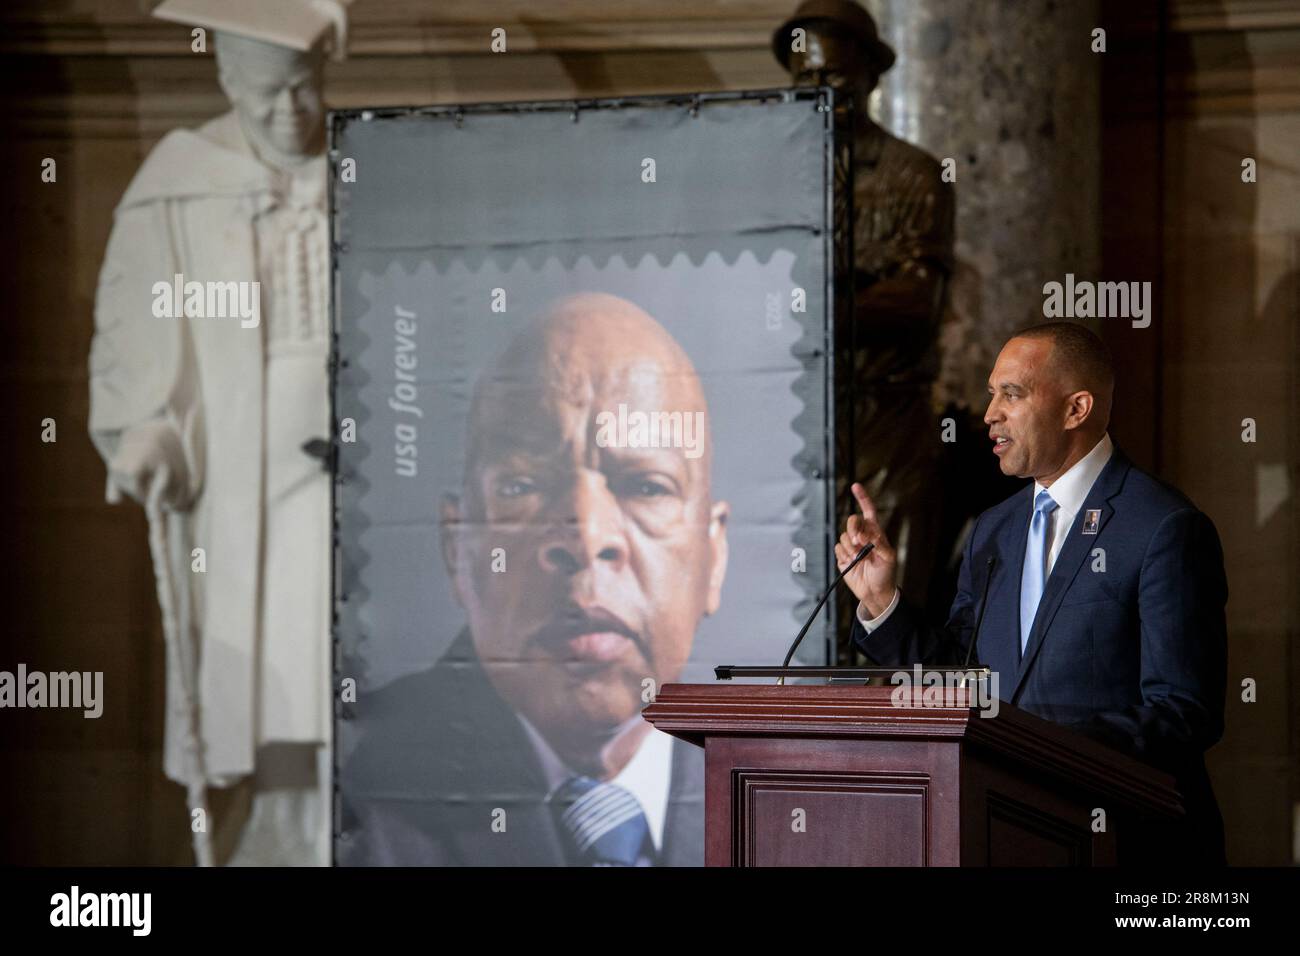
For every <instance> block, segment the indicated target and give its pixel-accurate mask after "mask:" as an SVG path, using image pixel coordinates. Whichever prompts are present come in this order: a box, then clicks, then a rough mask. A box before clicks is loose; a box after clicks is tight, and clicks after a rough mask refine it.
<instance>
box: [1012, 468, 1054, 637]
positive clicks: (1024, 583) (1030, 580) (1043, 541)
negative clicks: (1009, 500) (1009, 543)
mask: <svg viewBox="0 0 1300 956" xmlns="http://www.w3.org/2000/svg"><path fill="white" fill-rule="evenodd" d="M1056 508H1057V505H1056V502H1055V501H1053V500H1052V496H1051V495H1049V494H1048V493H1047V489H1046V488H1044V489H1043V490H1042V491H1040V492H1039V493H1038V497H1037V498H1035V499H1034V517H1033V520H1031V521H1030V522H1029V546H1028V547H1027V548H1025V567H1024V570H1022V571H1021V572H1020V653H1021V654H1023V653H1024V652H1025V647H1026V646H1027V645H1028V644H1029V632H1030V631H1032V630H1033V629H1034V616H1035V615H1036V614H1037V613H1038V602H1039V601H1041V600H1042V598H1043V581H1044V580H1045V578H1046V577H1047V553H1048V546H1047V540H1048V535H1047V529H1048V528H1050V527H1051V525H1052V512H1053V511H1055V510H1056Z"/></svg>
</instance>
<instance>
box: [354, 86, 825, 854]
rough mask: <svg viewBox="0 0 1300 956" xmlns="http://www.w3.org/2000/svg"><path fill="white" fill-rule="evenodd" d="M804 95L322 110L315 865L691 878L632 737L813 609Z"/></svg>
mask: <svg viewBox="0 0 1300 956" xmlns="http://www.w3.org/2000/svg"><path fill="white" fill-rule="evenodd" d="M823 96H824V94H823V93H819V92H817V91H805V92H794V91H777V92H768V93H753V94H717V95H703V96H698V97H654V98H637V99H625V100H618V101H594V102H582V103H580V104H573V103H536V104H518V105H511V106H490V107H465V108H463V109H454V108H452V109H444V108H440V109H428V110H365V111H348V112H342V113H335V114H333V116H332V121H331V161H332V165H333V182H332V185H331V208H332V228H333V232H334V236H333V238H334V268H335V285H334V323H335V334H336V344H335V356H334V367H335V371H334V394H333V403H334V409H333V411H334V420H335V421H336V423H337V426H338V436H337V437H338V459H337V470H336V481H335V500H334V521H335V542H336V545H335V554H334V564H335V583H334V591H335V602H334V608H335V645H336V655H335V665H336V666H335V686H336V688H337V690H338V695H339V702H338V704H337V720H336V748H335V751H336V753H335V759H336V781H337V800H336V809H335V831H336V840H335V859H336V862H338V863H341V864H349V865H365V864H380V865H382V864H432V865H599V864H612V865H618V864H627V865H666V866H673V865H701V864H702V863H703V859H704V843H703V838H704V825H703V810H704V807H703V753H702V751H700V750H699V749H698V748H695V747H693V746H690V745H688V744H685V743H683V742H681V741H677V740H674V739H673V738H671V737H668V736H666V735H664V734H662V733H660V732H659V731H657V730H654V729H652V728H651V727H650V726H649V725H648V724H647V723H646V722H645V721H644V720H642V718H641V716H640V713H641V710H642V708H644V707H645V705H646V704H647V703H649V702H650V701H651V700H652V699H653V696H654V694H655V692H656V690H657V688H658V687H660V686H662V685H663V684H664V683H668V682H673V681H711V680H712V679H713V674H712V668H713V667H714V666H715V665H717V664H722V663H752V662H774V663H777V662H779V661H780V658H781V657H782V655H783V654H784V652H785V649H786V647H787V645H788V644H789V642H790V640H791V638H792V636H793V634H794V633H795V632H796V630H797V629H798V625H799V623H800V622H801V619H802V617H803V616H804V615H806V614H807V613H808V611H810V610H811V608H812V606H813V603H814V602H815V601H816V599H817V597H818V596H819V593H820V591H821V590H822V589H824V588H825V587H826V585H827V584H828V583H829V580H830V569H831V567H832V563H831V544H832V535H833V531H834V529H833V524H832V521H831V519H830V510H831V502H830V500H829V498H828V495H829V493H830V492H829V489H830V488H831V487H832V485H831V479H832V475H831V458H830V455H831V449H830V428H831V421H832V410H831V408H830V407H829V398H828V396H829V395H830V394H831V382H830V361H829V355H828V349H829V343H830V342H831V341H832V338H831V332H832V329H831V313H830V301H829V299H830V296H829V291H828V290H829V289H830V283H831V278H832V277H831V258H830V248H831V246H830V244H831V222H830V217H831V200H830V193H831V165H830V164H831V121H830V116H831V114H830V112H829V110H828V109H827V104H826V103H825V101H824V99H823ZM833 634H834V630H833V622H832V621H831V620H829V619H827V620H826V621H825V622H824V623H823V624H822V625H821V626H819V627H817V628H816V629H815V630H814V631H813V632H811V633H810V635H809V637H808V639H807V640H806V641H805V645H804V647H803V648H802V650H801V654H800V657H799V659H798V662H800V663H810V664H816V663H826V662H827V661H828V652H829V648H830V647H831V646H832V644H831V642H832V635H833Z"/></svg>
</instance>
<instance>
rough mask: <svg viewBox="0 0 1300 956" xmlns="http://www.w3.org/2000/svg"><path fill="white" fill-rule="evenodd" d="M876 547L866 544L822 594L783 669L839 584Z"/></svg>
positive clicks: (787, 655) (790, 651) (870, 543)
mask: <svg viewBox="0 0 1300 956" xmlns="http://www.w3.org/2000/svg"><path fill="white" fill-rule="evenodd" d="M875 546H876V545H875V542H874V541H873V542H868V543H867V544H864V545H863V546H862V550H861V551H859V552H858V553H857V556H856V557H854V559H853V560H852V561H850V562H849V563H848V564H847V565H845V567H844V570H843V571H841V572H840V573H839V574H838V575H837V576H836V578H835V580H834V581H832V582H831V586H830V587H828V588H827V589H826V591H825V592H824V593H823V594H822V599H821V600H820V601H818V602H817V606H816V607H815V608H813V610H812V613H811V614H809V615H808V620H806V621H804V624H803V627H802V628H800V629H799V635H798V636H797V637H796V638H795V639H794V643H793V644H791V645H790V650H788V651H786V653H785V660H783V661H782V662H781V666H782V667H789V666H790V658H792V657H794V652H795V651H796V650H798V648H799V645H800V644H801V643H802V642H803V638H804V635H805V634H807V633H808V628H810V627H812V622H813V621H815V620H816V619H817V615H818V613H819V612H820V611H821V609H822V606H823V605H824V604H825V603H826V599H827V598H829V597H830V596H831V594H832V593H833V592H834V590H835V588H836V587H838V586H839V583H840V582H841V581H843V580H844V575H846V574H848V573H849V572H850V571H852V570H853V569H854V568H856V567H857V566H858V563H859V562H860V561H861V560H862V559H863V558H865V557H866V556H867V555H868V554H869V553H870V552H871V549H872V548H874V547H875ZM780 682H781V683H784V682H785V678H781V681H780Z"/></svg>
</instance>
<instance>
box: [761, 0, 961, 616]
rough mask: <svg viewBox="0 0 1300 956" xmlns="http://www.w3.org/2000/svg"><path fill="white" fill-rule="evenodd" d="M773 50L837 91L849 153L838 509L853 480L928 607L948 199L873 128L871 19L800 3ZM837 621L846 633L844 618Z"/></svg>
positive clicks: (903, 148)
mask: <svg viewBox="0 0 1300 956" xmlns="http://www.w3.org/2000/svg"><path fill="white" fill-rule="evenodd" d="M772 48H773V51H774V53H775V54H776V58H777V59H778V60H779V61H780V62H781V64H782V65H783V66H784V67H785V68H786V69H787V70H788V71H789V72H790V75H791V77H792V78H793V79H794V82H795V84H796V85H814V86H822V85H825V86H829V87H831V88H832V89H833V90H834V91H835V96H836V104H837V106H836V112H837V127H838V129H839V131H840V132H838V133H837V136H838V137H839V138H840V139H841V140H842V143H843V145H844V146H846V147H847V149H842V150H841V151H840V152H841V154H842V155H843V156H844V157H845V159H846V160H847V162H846V169H845V171H844V173H843V176H844V179H845V180H846V182H844V183H843V184H842V185H843V187H844V188H837V191H838V192H839V193H840V196H838V197H837V207H839V208H838V209H837V221H838V220H839V219H840V217H841V215H842V218H843V222H844V227H843V228H841V229H837V235H836V242H837V245H838V246H839V247H840V254H839V255H837V259H840V260H841V261H840V263H839V265H840V266H841V267H842V268H840V269H839V272H840V281H839V282H838V283H837V297H838V298H840V300H841V301H840V307H838V308H837V310H836V315H837V323H836V324H837V328H836V369H835V371H836V389H835V391H836V396H835V400H836V423H835V430H836V459H837V460H836V475H837V479H836V485H837V488H836V492H837V500H839V501H844V500H846V498H845V492H846V490H847V488H848V486H849V484H850V483H852V482H853V481H855V480H858V481H862V482H863V484H865V485H866V486H867V489H868V492H869V493H870V494H871V496H872V498H873V500H875V501H876V502H877V506H878V507H879V509H880V513H881V516H882V524H883V525H884V527H885V529H886V533H887V534H888V535H889V537H890V540H891V541H894V542H897V550H898V554H899V563H900V567H901V568H902V571H901V574H900V584H901V586H902V587H903V588H905V589H906V590H907V591H909V592H910V593H912V594H913V596H914V600H917V601H918V602H924V601H925V599H926V595H927V592H928V589H929V584H930V578H931V575H932V574H933V573H934V571H935V570H936V569H938V568H940V567H941V566H942V564H943V559H944V556H942V555H939V554H936V553H935V550H936V548H937V547H938V530H939V518H940V508H941V504H942V502H941V495H940V484H939V476H938V473H937V472H938V459H939V441H940V424H939V421H938V419H937V416H936V415H935V414H934V411H933V410H932V407H931V392H932V389H933V385H934V380H935V376H936V375H937V374H938V368H939V352H938V345H937V341H938V333H939V322H940V318H941V316H942V312H943V307H944V296H945V293H946V290H947V283H948V278H949V276H950V274H951V273H952V269H953V212H954V196H953V189H952V186H951V185H950V184H949V183H946V182H944V181H943V178H942V176H941V172H942V167H941V166H940V165H939V163H938V162H937V161H936V160H935V159H934V157H932V156H930V155H929V154H928V153H926V152H924V151H923V150H921V149H919V148H917V147H915V146H913V145H911V144H910V143H906V142H904V141H903V140H901V139H899V138H897V137H896V136H893V135H891V134H890V133H889V132H887V131H886V130H884V129H883V128H881V127H880V126H879V125H878V124H876V123H875V122H873V121H872V120H871V118H870V116H869V114H868V111H867V100H868V97H869V96H870V94H871V92H872V90H874V89H875V88H876V84H877V82H878V81H879V78H880V75H881V74H882V73H884V72H885V71H886V70H888V69H889V68H890V67H891V66H892V65H893V63H894V51H893V50H892V49H890V48H889V46H888V45H887V44H885V43H884V42H883V41H882V40H881V39H880V37H879V34H878V33H877V30H876V24H875V21H873V20H872V18H871V15H870V14H869V13H867V11H866V10H865V9H863V8H862V7H861V6H859V5H858V4H857V3H853V2H850V0H806V2H804V3H802V4H800V5H799V7H798V9H797V10H795V13H794V15H793V16H792V17H791V18H790V19H789V20H787V21H786V22H785V23H784V24H782V25H781V26H780V27H779V28H778V29H777V31H776V33H775V34H773V37H772ZM839 185H840V184H838V183H837V187H838V186H839ZM850 220H851V223H852V226H851V229H850V228H849V227H848V223H849V221H850ZM850 249H851V253H850V252H849V250H850ZM850 262H851V266H850ZM841 618H842V620H841V624H842V625H844V626H845V628H847V624H848V623H849V621H848V620H847V619H848V618H849V614H842V615H841ZM845 633H846V634H847V630H845Z"/></svg>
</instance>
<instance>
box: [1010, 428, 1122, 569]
mask: <svg viewBox="0 0 1300 956" xmlns="http://www.w3.org/2000/svg"><path fill="white" fill-rule="evenodd" d="M1114 450H1115V445H1114V443H1113V442H1112V441H1111V440H1110V433H1109V432H1107V433H1106V434H1104V435H1102V436H1101V441H1099V442H1097V444H1095V445H1093V447H1092V451H1090V452H1088V454H1086V455H1084V456H1083V457H1082V458H1080V459H1079V460H1078V461H1076V462H1075V463H1074V464H1073V465H1071V466H1070V468H1069V470H1068V471H1066V473H1065V474H1063V475H1062V476H1061V477H1060V478H1057V479H1056V480H1055V481H1054V482H1052V485H1051V487H1050V488H1048V489H1047V492H1048V493H1049V494H1050V495H1051V496H1052V500H1053V501H1055V502H1056V506H1057V507H1056V512H1055V513H1054V514H1053V515H1052V549H1051V551H1050V552H1049V553H1048V559H1047V568H1048V572H1049V573H1050V572H1051V568H1052V567H1053V565H1055V564H1056V556H1057V555H1058V554H1060V553H1061V548H1062V547H1063V546H1064V545H1065V537H1066V535H1067V534H1069V531H1070V528H1071V527H1073V526H1074V519H1075V517H1076V516H1077V515H1078V514H1079V509H1080V508H1082V507H1083V503H1084V501H1086V500H1087V498H1088V492H1090V491H1091V490H1092V486H1093V485H1094V484H1095V483H1096V481H1097V476H1098V475H1100V474H1101V471H1102V469H1103V468H1105V467H1106V462H1108V461H1110V457H1111V455H1112V454H1113V453H1114ZM1042 490H1043V486H1042V485H1041V484H1039V483H1038V482H1037V481H1035V482H1034V487H1033V488H1032V489H1031V494H1032V497H1031V499H1030V500H1031V501H1033V500H1036V499H1037V498H1038V493H1039V492H1041V491H1042Z"/></svg>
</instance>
